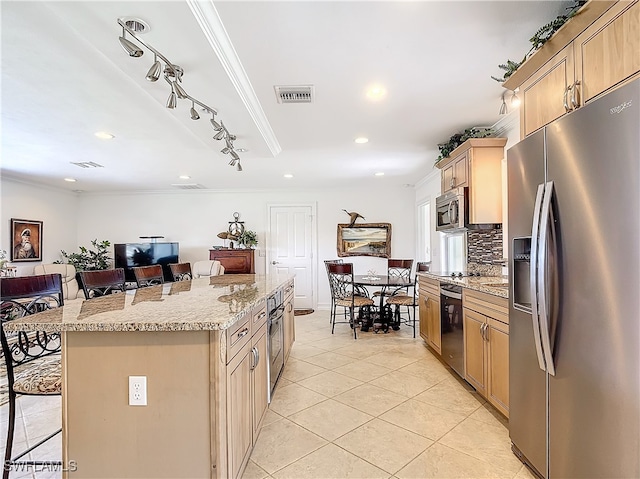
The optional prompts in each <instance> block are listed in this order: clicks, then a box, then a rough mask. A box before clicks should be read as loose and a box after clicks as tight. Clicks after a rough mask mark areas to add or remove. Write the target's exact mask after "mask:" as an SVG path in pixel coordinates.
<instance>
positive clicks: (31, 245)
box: [10, 218, 42, 263]
mask: <svg viewBox="0 0 640 479" xmlns="http://www.w3.org/2000/svg"><path fill="white" fill-rule="evenodd" d="M10 231H11V261H12V262H14V263H18V262H20V261H42V221H35V220H19V219H16V218H11V228H10Z"/></svg>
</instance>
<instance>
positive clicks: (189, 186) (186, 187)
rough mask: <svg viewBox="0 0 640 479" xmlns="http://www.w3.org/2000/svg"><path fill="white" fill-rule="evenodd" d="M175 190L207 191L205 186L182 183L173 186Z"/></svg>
mask: <svg viewBox="0 0 640 479" xmlns="http://www.w3.org/2000/svg"><path fill="white" fill-rule="evenodd" d="M171 186H173V187H174V188H178V189H180V190H204V189H206V188H205V187H204V186H202V185H199V184H198V183H180V184H174V185H171Z"/></svg>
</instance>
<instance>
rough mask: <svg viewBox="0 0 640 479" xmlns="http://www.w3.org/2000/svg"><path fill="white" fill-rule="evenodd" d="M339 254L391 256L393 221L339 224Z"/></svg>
mask: <svg viewBox="0 0 640 479" xmlns="http://www.w3.org/2000/svg"><path fill="white" fill-rule="evenodd" d="M338 256H341V257H342V256H378V257H381V258H389V257H390V256H391V223H361V224H357V225H353V226H349V225H348V224H339V225H338Z"/></svg>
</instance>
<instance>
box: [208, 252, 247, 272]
mask: <svg viewBox="0 0 640 479" xmlns="http://www.w3.org/2000/svg"><path fill="white" fill-rule="evenodd" d="M254 252H255V250H253V249H230V248H223V249H210V250H209V259H212V260H214V259H215V260H218V261H220V264H222V266H224V274H254V273H255V272H256V271H255V264H254Z"/></svg>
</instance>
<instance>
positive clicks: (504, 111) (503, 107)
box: [499, 91, 509, 115]
mask: <svg viewBox="0 0 640 479" xmlns="http://www.w3.org/2000/svg"><path fill="white" fill-rule="evenodd" d="M505 93H506V91H505V92H503V93H502V105H500V113H499V115H506V114H507V113H509V109H508V108H507V103H506V102H505V101H504V94H505Z"/></svg>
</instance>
